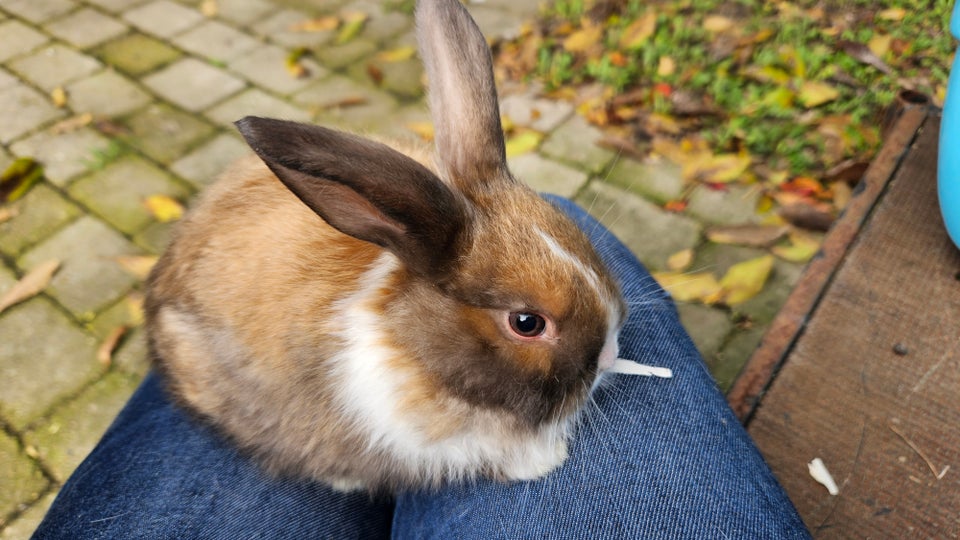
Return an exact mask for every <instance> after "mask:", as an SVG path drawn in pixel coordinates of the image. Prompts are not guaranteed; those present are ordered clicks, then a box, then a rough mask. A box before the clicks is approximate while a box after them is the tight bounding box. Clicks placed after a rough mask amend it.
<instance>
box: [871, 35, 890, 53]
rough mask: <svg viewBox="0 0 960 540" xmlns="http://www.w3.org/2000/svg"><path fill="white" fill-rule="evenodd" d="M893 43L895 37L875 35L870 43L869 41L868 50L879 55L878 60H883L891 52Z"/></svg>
mask: <svg viewBox="0 0 960 540" xmlns="http://www.w3.org/2000/svg"><path fill="white" fill-rule="evenodd" d="M891 43H893V36H891V35H889V34H874V35H873V36H872V37H871V38H870V41H867V48H868V49H870V52H872V53H873V54H875V55H877V58H883V57H884V56H886V55H887V53H888V52H890V44H891Z"/></svg>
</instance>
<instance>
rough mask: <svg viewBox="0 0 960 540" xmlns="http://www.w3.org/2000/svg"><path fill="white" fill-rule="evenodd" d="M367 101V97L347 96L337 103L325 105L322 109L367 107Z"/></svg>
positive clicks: (332, 102)
mask: <svg viewBox="0 0 960 540" xmlns="http://www.w3.org/2000/svg"><path fill="white" fill-rule="evenodd" d="M367 101H368V100H367V98H366V97H364V96H360V95H357V96H346V97H343V98H340V99H338V100H336V101H331V102H330V103H327V104H326V105H323V106H322V107H321V108H322V109H339V108H345V107H357V106H359V105H365V104H366V103H367Z"/></svg>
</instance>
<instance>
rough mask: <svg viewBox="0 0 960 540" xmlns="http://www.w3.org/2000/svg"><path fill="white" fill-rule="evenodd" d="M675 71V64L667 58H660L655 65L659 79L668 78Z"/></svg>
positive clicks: (671, 59)
mask: <svg viewBox="0 0 960 540" xmlns="http://www.w3.org/2000/svg"><path fill="white" fill-rule="evenodd" d="M676 71H677V62H676V61H675V60H674V59H673V58H671V57H669V56H661V57H660V61H659V62H658V63H657V75H659V76H661V77H669V76H671V75H673V74H674V73H676Z"/></svg>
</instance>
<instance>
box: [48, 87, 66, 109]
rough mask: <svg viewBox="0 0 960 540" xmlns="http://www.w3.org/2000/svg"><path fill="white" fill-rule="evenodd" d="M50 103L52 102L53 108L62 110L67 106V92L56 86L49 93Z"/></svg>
mask: <svg viewBox="0 0 960 540" xmlns="http://www.w3.org/2000/svg"><path fill="white" fill-rule="evenodd" d="M50 101H52V102H53V106H54V107H56V108H58V109H62V108H63V107H66V105H67V91H66V90H64V89H63V87H62V86H58V87H56V88H54V89H53V91H51V92H50Z"/></svg>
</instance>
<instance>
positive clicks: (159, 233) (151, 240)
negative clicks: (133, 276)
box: [133, 222, 176, 254]
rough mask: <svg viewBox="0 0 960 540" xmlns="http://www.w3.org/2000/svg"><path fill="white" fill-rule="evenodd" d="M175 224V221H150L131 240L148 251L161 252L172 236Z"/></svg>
mask: <svg viewBox="0 0 960 540" xmlns="http://www.w3.org/2000/svg"><path fill="white" fill-rule="evenodd" d="M175 226H176V224H175V223H156V222H155V223H151V224H149V225H147V226H146V227H144V229H143V230H142V231H140V232H138V233H137V234H136V236H134V237H133V242H134V243H135V244H137V245H138V246H140V247H142V248H143V249H144V250H146V251H147V252H148V253H154V254H160V253H163V250H164V249H166V248H167V245H168V244H170V240H171V239H172V238H173V230H174V227H175Z"/></svg>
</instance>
